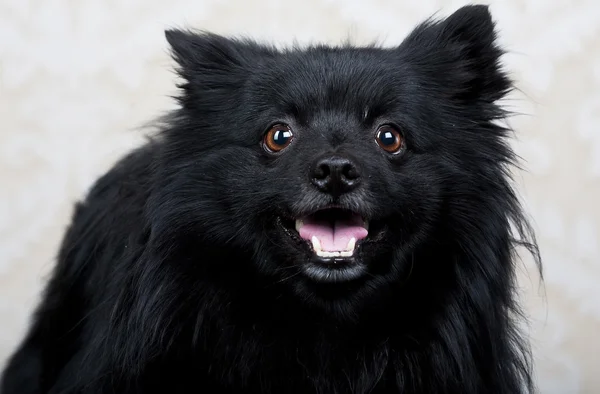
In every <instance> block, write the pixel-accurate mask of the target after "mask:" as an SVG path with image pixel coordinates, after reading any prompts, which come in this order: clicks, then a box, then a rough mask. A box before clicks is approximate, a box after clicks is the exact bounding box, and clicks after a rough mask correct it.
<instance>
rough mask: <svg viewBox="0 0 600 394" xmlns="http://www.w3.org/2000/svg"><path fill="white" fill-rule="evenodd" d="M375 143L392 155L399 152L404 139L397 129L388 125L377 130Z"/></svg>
mask: <svg viewBox="0 0 600 394" xmlns="http://www.w3.org/2000/svg"><path fill="white" fill-rule="evenodd" d="M375 141H377V144H378V145H379V146H380V147H381V149H383V150H384V151H386V152H388V153H393V154H396V153H398V152H400V150H401V149H402V146H403V145H404V144H403V142H404V139H403V138H402V135H401V134H400V132H399V131H398V129H396V128H395V127H394V126H390V125H383V126H380V127H379V128H378V129H377V133H376V134H375Z"/></svg>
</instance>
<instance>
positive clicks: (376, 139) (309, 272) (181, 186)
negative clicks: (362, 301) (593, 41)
mask: <svg viewBox="0 0 600 394" xmlns="http://www.w3.org/2000/svg"><path fill="white" fill-rule="evenodd" d="M167 38H168V40H169V42H170V44H171V46H172V47H173V51H174V55H175V59H176V60H177V61H178V63H179V64H180V70H179V71H180V74H181V75H182V76H183V77H184V79H185V83H184V84H183V85H182V88H183V90H184V95H183V96H182V97H181V98H180V102H181V105H182V110H181V111H180V112H179V113H178V115H177V118H176V120H175V125H176V126H177V127H176V128H173V129H172V130H168V132H166V133H165V135H166V139H167V146H168V148H167V149H166V152H165V155H164V157H165V160H166V163H168V165H169V166H171V167H172V168H173V171H172V174H171V175H169V176H170V177H172V178H173V179H174V180H173V181H172V182H171V183H170V190H171V191H172V194H171V195H170V198H172V199H174V200H173V201H179V203H174V205H176V206H177V208H174V210H172V211H171V213H170V215H171V217H172V218H176V220H177V221H178V222H179V223H180V226H181V227H184V228H197V229H198V232H199V233H202V234H203V235H202V239H203V242H207V243H212V244H216V245H222V247H224V248H231V249H232V250H234V249H235V250H242V251H246V252H247V253H249V254H250V255H251V256H253V261H254V263H255V264H256V269H257V270H258V271H259V272H261V273H263V274H265V275H271V276H273V277H274V278H279V280H280V281H283V282H286V281H287V282H289V283H292V284H293V286H295V287H296V288H297V289H299V288H302V291H306V290H307V288H310V286H313V288H317V287H324V286H331V287H334V286H338V287H339V286H340V285H343V286H345V288H349V286H351V284H352V283H361V284H362V285H364V284H365V283H367V282H369V281H371V282H372V281H376V282H377V281H379V282H381V281H394V280H398V279H399V278H401V277H402V276H403V275H405V274H406V273H407V270H409V269H410V262H408V260H409V258H408V257H409V256H410V253H411V251H412V250H413V249H414V248H415V247H417V246H418V245H419V244H422V243H423V242H425V240H429V241H432V244H436V242H437V243H438V244H441V243H443V242H445V240H439V239H436V240H432V237H433V234H434V233H435V231H436V226H438V222H439V221H440V220H446V221H447V220H448V218H447V216H448V215H450V214H451V213H449V209H450V208H449V207H451V206H452V201H453V199H454V202H456V198H460V196H462V197H463V198H465V200H464V201H463V203H464V204H467V205H468V204H471V203H474V202H473V201H469V198H471V197H470V196H471V195H477V193H478V191H477V189H478V184H477V179H476V178H477V177H478V176H485V174H489V173H492V172H494V171H495V170H496V169H497V165H499V164H494V162H493V161H494V160H497V161H498V163H500V162H501V161H502V160H503V159H505V158H504V157H502V154H503V152H504V145H503V142H502V141H501V138H500V137H501V135H499V134H498V132H497V130H496V131H494V130H493V129H492V128H491V127H489V125H490V122H491V121H492V120H493V119H494V118H496V117H499V116H500V115H501V111H500V110H499V109H498V108H497V107H496V106H495V105H494V102H495V101H496V100H498V99H499V98H501V97H502V96H503V95H504V94H505V93H506V92H507V90H508V89H509V86H510V84H509V81H508V80H507V79H506V77H505V76H504V74H503V73H502V72H501V71H500V70H499V67H498V58H499V56H500V55H501V52H500V50H499V49H498V48H497V47H496V46H495V44H494V39H495V34H494V28H493V23H492V21H491V19H490V15H489V13H488V11H487V9H486V8H485V7H475V6H474V7H465V8H463V9H461V10H459V11H457V12H456V13H455V14H453V15H452V16H451V17H449V18H448V19H446V20H443V21H438V22H427V23H425V24H423V25H421V26H419V27H418V28H417V29H415V31H414V32H413V33H412V34H411V35H410V36H409V37H408V38H407V39H406V40H405V41H404V42H403V43H402V45H400V46H399V47H398V48H390V49H381V48H375V47H371V48H354V47H351V46H345V47H337V48H329V47H324V46H322V47H319V46H317V47H311V48H309V49H304V50H288V51H278V50H275V49H273V48H269V47H265V46H260V45H258V44H255V43H252V42H248V41H235V40H230V39H226V38H223V37H220V36H215V35H208V34H191V33H184V32H180V31H170V32H168V33H167ZM486 129H489V130H486ZM449 201H450V202H449ZM455 205H456V204H455ZM461 219H462V218H461ZM466 219H467V220H468V219H469V218H468V217H467V218H466ZM173 221H175V219H173V220H172V221H171V223H173ZM182 221H183V222H184V223H185V224H184V225H181V222H182ZM167 222H168V221H167ZM307 286H308V287H307Z"/></svg>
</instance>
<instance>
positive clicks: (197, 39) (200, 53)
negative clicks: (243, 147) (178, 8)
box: [165, 30, 270, 99]
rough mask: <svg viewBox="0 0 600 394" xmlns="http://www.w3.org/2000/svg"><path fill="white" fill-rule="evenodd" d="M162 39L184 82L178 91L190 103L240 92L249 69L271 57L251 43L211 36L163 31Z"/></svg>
mask: <svg viewBox="0 0 600 394" xmlns="http://www.w3.org/2000/svg"><path fill="white" fill-rule="evenodd" d="M165 36H166V39H167V42H168V43H169V45H170V47H171V55H172V57H173V59H174V60H175V61H176V62H177V64H178V66H179V67H178V69H177V72H178V74H179V75H180V76H181V77H182V78H183V80H184V83H183V84H180V85H179V87H180V88H182V89H183V90H184V92H185V94H186V96H187V98H191V99H197V98H200V97H206V96H211V98H212V99H215V97H214V94H219V93H222V95H226V94H227V93H231V91H232V90H235V89H238V88H240V87H241V86H242V85H243V83H244V81H245V80H246V79H247V78H248V76H249V75H250V74H251V69H252V68H251V65H253V66H256V64H257V63H259V62H260V59H261V55H262V56H263V58H264V55H265V54H270V51H269V49H268V48H266V47H263V46H259V45H258V44H256V43H254V42H251V41H243V40H239V39H233V38H227V37H223V36H220V35H217V34H212V33H206V32H192V31H186V30H166V31H165Z"/></svg>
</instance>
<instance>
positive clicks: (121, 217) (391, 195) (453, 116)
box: [2, 6, 537, 394]
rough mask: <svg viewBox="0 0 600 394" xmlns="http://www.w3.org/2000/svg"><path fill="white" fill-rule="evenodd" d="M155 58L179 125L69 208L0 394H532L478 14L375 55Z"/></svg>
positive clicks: (203, 40) (506, 152) (518, 221)
mask: <svg viewBox="0 0 600 394" xmlns="http://www.w3.org/2000/svg"><path fill="white" fill-rule="evenodd" d="M167 39H168V41H169V43H170V44H171V46H172V48H173V54H174V58H175V59H176V61H177V62H178V65H179V70H178V71H179V73H180V75H181V76H182V77H183V81H184V82H183V83H182V85H181V86H180V87H181V89H182V92H183V93H182V94H181V96H180V97H179V98H178V102H179V104H180V109H179V110H177V111H176V112H175V113H173V114H172V115H171V116H169V117H168V118H167V119H166V120H165V121H164V122H163V123H164V124H163V123H161V132H160V133H159V134H158V135H157V136H156V137H155V138H154V139H153V140H151V141H150V142H148V143H147V144H146V145H145V146H143V147H142V148H140V149H138V150H137V151H135V152H133V153H132V154H130V155H129V156H128V157H126V158H125V159H123V160H122V161H121V162H120V163H119V164H117V165H116V166H115V167H114V168H113V169H112V170H110V171H109V172H108V173H107V174H106V175H105V176H103V177H102V178H101V179H100V180H98V182H97V183H96V184H95V186H94V187H93V189H92V190H91V192H90V194H89V196H88V197H87V199H86V200H85V202H83V203H81V204H79V205H78V206H77V208H76V212H75V214H74V219H73V223H72V225H71V227H70V229H69V231H68V233H67V235H66V238H65V240H64V244H63V246H62V249H61V251H60V255H59V259H58V266H57V267H56V270H55V272H54V275H53V277H52V279H51V281H50V283H49V285H48V287H47V289H46V292H45V295H44V299H43V301H42V303H41V305H40V307H39V308H38V310H37V313H36V314H35V317H34V319H33V322H32V326H31V329H30V331H29V333H28V335H27V337H26V339H25V340H24V342H23V344H22V345H21V347H20V348H19V349H18V351H17V352H16V353H15V354H14V356H13V357H12V359H11V360H10V361H9V364H8V367H7V369H6V371H5V374H4V378H3V383H2V390H3V391H2V393H3V394H41V393H52V394H59V393H119V394H120V393H132V394H141V393H165V394H178V393H211V394H212V393H277V394H280V393H281V394H283V393H327V394H336V393H338V394H339V393H361V394H362V393H405V394H410V393H419V394H427V393H460V394H469V393H473V394H475V393H477V394H481V393H507V394H508V393H510V394H514V393H525V392H531V391H533V390H534V384H533V381H532V371H531V363H530V355H529V350H528V344H527V340H526V339H525V338H524V337H522V336H521V335H520V334H519V332H518V330H517V327H516V323H515V318H518V317H519V316H520V314H519V308H518V305H517V302H516V300H515V295H514V287H515V263H516V256H515V247H516V246H519V245H525V246H527V247H529V249H530V250H531V251H532V252H533V253H534V254H535V255H536V256H537V250H536V246H535V240H534V239H533V234H532V232H531V230H530V228H529V226H528V224H527V221H526V220H525V217H524V215H523V212H522V210H521V207H520V206H519V203H518V199H517V198H516V196H515V193H514V191H513V189H512V188H511V182H510V177H509V171H510V170H511V168H512V165H513V164H516V163H515V162H516V160H515V155H514V154H513V152H512V151H511V149H510V148H509V144H508V141H507V137H508V135H509V132H510V130H508V129H507V128H505V127H502V126H501V125H499V124H498V122H497V121H499V120H502V119H503V118H505V117H506V116H507V112H506V111H505V110H503V109H502V108H501V106H500V105H499V103H498V100H499V99H501V98H502V97H504V96H505V95H506V94H507V93H508V92H509V91H510V90H511V85H512V84H511V81H510V80H509V78H508V77H507V75H506V74H505V72H504V71H502V69H501V66H500V63H499V58H500V57H501V55H502V53H503V52H502V50H501V49H500V48H499V47H498V46H497V44H496V42H495V39H496V33H495V27H494V23H493V21H492V18H491V16H490V14H489V11H488V9H487V7H485V6H467V7H464V8H461V9H460V10H458V11H457V12H456V13H454V14H453V15H451V16H450V17H448V18H447V19H444V20H437V21H434V20H429V21H427V22H425V23H423V24H421V25H420V26H419V27H417V28H416V29H415V30H414V31H413V32H412V33H411V34H410V35H409V36H408V37H407V38H406V39H405V40H404V41H403V43H402V44H401V45H400V46H399V47H397V48H389V49H383V48H378V47H374V46H373V47H361V48H357V47H353V46H351V45H349V44H348V45H343V46H340V47H327V46H312V47H309V48H305V49H297V48H295V49H289V50H276V49H275V48H273V47H269V46H265V45H260V44H258V43H255V42H252V41H245V40H234V39H229V38H224V37H221V36H217V35H213V34H194V33H190V32H183V31H168V32H167ZM515 229H516V232H515V231H513V230H515ZM513 234H515V235H516V236H515V237H513Z"/></svg>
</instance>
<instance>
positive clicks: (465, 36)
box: [399, 5, 511, 103]
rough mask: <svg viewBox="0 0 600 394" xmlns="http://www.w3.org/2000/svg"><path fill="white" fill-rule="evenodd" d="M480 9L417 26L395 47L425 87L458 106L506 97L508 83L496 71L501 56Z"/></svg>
mask: <svg viewBox="0 0 600 394" xmlns="http://www.w3.org/2000/svg"><path fill="white" fill-rule="evenodd" d="M496 36H497V34H496V30H495V23H494V21H493V20H492V16H491V14H490V11H489V9H488V6H485V5H469V6H464V7H462V8H460V9H458V10H457V11H456V12H454V13H453V14H452V15H450V16H449V17H447V18H446V19H442V20H438V21H434V20H428V21H426V22H424V23H422V24H421V25H419V26H418V27H417V28H416V29H415V30H413V32H412V33H411V34H410V35H409V36H408V37H407V38H406V39H405V40H404V41H403V42H402V44H401V45H400V47H399V50H400V53H401V54H402V56H403V57H404V58H405V61H406V62H407V63H409V64H412V65H413V66H414V70H415V72H416V73H419V74H426V75H425V78H424V80H425V81H435V83H436V84H437V86H436V87H438V88H439V89H442V90H444V92H447V93H450V94H451V95H452V97H453V98H455V99H458V100H461V101H463V102H468V103H472V102H482V101H483V102H487V103H491V102H494V101H496V100H498V99H500V98H502V97H503V96H504V95H506V94H507V93H508V92H509V91H510V89H511V81H510V80H509V78H508V77H507V75H506V74H505V72H504V71H503V70H502V67H501V64H500V57H501V56H502V55H503V53H504V52H503V51H502V50H501V49H500V47H499V46H498V45H497V43H496Z"/></svg>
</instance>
